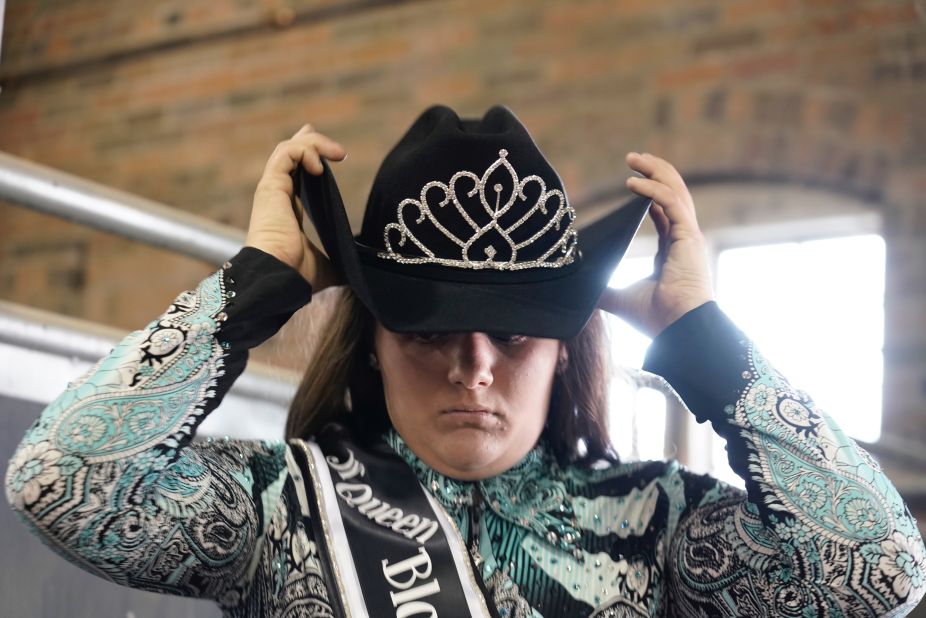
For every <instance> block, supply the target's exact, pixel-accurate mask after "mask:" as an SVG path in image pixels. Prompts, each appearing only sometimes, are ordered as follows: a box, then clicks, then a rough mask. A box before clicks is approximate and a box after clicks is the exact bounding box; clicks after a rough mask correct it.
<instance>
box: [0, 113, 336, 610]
mask: <svg viewBox="0 0 926 618" xmlns="http://www.w3.org/2000/svg"><path fill="white" fill-rule="evenodd" d="M320 155H324V156H327V157H330V158H332V159H335V160H340V159H343V157H344V153H343V149H342V148H341V147H340V146H339V145H337V144H336V143H335V142H333V141H331V140H330V139H328V138H326V137H324V136H322V135H320V134H318V133H316V132H314V131H313V130H312V129H311V127H309V126H308V125H306V126H305V127H303V128H302V129H300V131H299V132H298V133H296V135H295V136H293V138H292V139H290V140H286V141H284V142H281V143H280V144H279V145H278V146H277V148H276V150H274V153H273V154H272V155H271V157H270V159H269V161H268V162H267V166H266V168H265V169H264V173H263V176H262V177H261V181H260V183H259V184H258V188H257V191H256V192H255V197H254V206H253V210H252V218H251V219H252V220H251V225H250V228H249V230H248V245H249V246H248V247H245V248H244V249H243V250H242V251H241V252H240V253H239V254H238V255H237V256H236V257H234V258H232V259H231V260H230V261H229V262H228V263H226V264H225V266H224V267H223V268H222V270H220V271H218V272H216V273H215V274H213V275H211V276H210V277H208V278H206V279H205V280H204V281H203V282H202V283H201V284H200V285H199V286H198V287H197V288H196V290H194V291H189V292H184V293H183V294H181V295H180V296H178V297H177V299H176V300H175V301H174V303H173V304H172V305H171V306H170V308H168V310H167V312H166V313H165V314H164V315H162V316H161V317H160V318H158V319H157V320H155V321H154V322H152V323H151V324H149V325H148V327H147V328H146V329H144V330H141V331H137V332H134V333H132V334H130V335H129V336H128V337H126V338H125V339H124V340H123V341H122V342H121V343H120V344H119V345H117V346H116V347H115V348H114V350H113V351H112V353H111V354H110V355H109V356H108V357H106V358H104V359H103V360H102V361H100V362H99V363H98V364H97V365H96V366H95V367H94V368H93V369H92V370H91V371H90V372H88V373H87V375H85V376H84V377H83V378H81V379H79V380H77V381H75V382H73V383H71V384H69V385H68V388H67V390H66V391H65V392H64V393H62V394H61V396H59V397H58V398H57V399H56V400H55V401H54V402H52V403H51V404H50V405H49V406H48V408H46V409H45V411H44V412H43V413H42V415H41V417H40V418H39V419H38V420H37V421H36V422H35V423H34V424H33V426H32V427H31V428H30V429H29V431H28V432H27V434H26V436H25V437H24V439H23V441H22V443H21V444H20V446H19V447H18V449H17V451H16V452H15V454H14V457H13V459H12V460H11V462H10V465H9V468H8V470H7V475H6V493H7V499H8V500H9V502H10V504H11V505H12V506H13V508H14V509H16V510H17V511H18V512H19V513H20V514H21V515H22V517H23V519H24V520H25V521H26V523H27V525H29V526H30V527H31V528H32V529H33V530H34V531H35V532H36V533H37V534H39V535H40V536H41V537H42V538H43V539H44V540H45V541H46V542H47V543H48V544H49V545H50V546H51V547H52V548H53V549H54V550H56V551H57V552H58V553H60V554H62V555H64V556H65V557H67V558H68V559H70V560H72V561H74V562H76V563H77V564H78V565H80V566H82V567H84V568H86V569H88V570H90V571H91V572H94V573H96V574H98V575H101V576H103V577H106V578H108V579H111V580H113V581H116V582H118V583H122V584H126V585H129V586H133V587H138V588H144V589H149V590H158V591H164V592H170V593H174V594H183V595H190V596H196V597H212V598H218V597H219V596H220V595H221V593H222V592H223V591H224V590H227V589H229V588H230V587H232V586H233V585H235V584H240V583H241V582H242V580H243V579H244V578H246V577H247V575H248V573H249V572H251V570H250V567H251V566H252V564H253V561H254V560H256V559H257V557H258V553H257V551H256V548H257V545H258V542H259V540H260V538H261V536H262V534H263V533H264V531H265V530H266V526H267V523H268V520H269V518H270V515H271V514H272V512H273V509H274V508H275V507H276V506H277V504H276V503H277V500H278V497H279V495H280V492H281V487H282V484H283V482H284V480H285V478H286V463H285V457H284V449H285V445H284V444H283V443H282V442H279V443H265V442H255V441H226V440H222V441H218V442H210V443H207V444H205V445H202V444H192V443H191V440H192V438H193V435H194V433H195V430H196V427H197V426H198V425H199V423H200V422H202V420H203V419H204V418H205V416H206V415H207V414H208V413H209V412H211V411H212V410H213V409H215V408H216V407H217V406H218V404H219V402H220V401H221V398H222V396H223V395H224V394H225V392H227V390H228V389H229V388H230V386H231V384H232V382H233V381H234V380H235V378H236V377H237V376H238V375H239V374H240V373H241V372H242V371H243V370H244V367H245V364H246V362H247V356H248V350H249V349H250V348H251V347H254V346H256V345H258V344H259V343H261V342H263V341H264V340H266V339H267V338H268V337H270V336H271V335H272V334H273V333H275V332H276V331H277V330H278V329H279V328H280V326H282V325H283V324H284V323H285V322H286V320H288V319H289V317H290V316H291V315H292V313H293V312H294V311H295V310H296V309H298V308H299V307H301V306H302V305H303V304H305V303H306V302H308V300H309V297H310V294H311V290H312V288H313V287H314V288H315V289H316V290H318V289H321V288H323V287H325V286H326V285H328V284H330V283H331V282H332V281H333V280H334V277H333V274H332V273H331V268H330V266H329V265H328V264H327V261H326V260H325V259H324V256H323V254H321V253H320V252H319V251H318V250H317V249H316V248H315V247H313V246H312V245H311V243H309V242H308V241H307V240H306V239H305V236H304V235H303V234H302V233H301V230H300V226H299V223H298V222H297V220H296V218H295V217H294V216H293V211H292V209H291V207H290V199H291V197H290V196H291V195H292V181H291V179H290V174H291V172H292V171H293V170H294V169H295V168H296V166H298V165H303V166H304V167H305V168H306V169H307V170H308V171H309V172H311V173H320V172H321V166H320V163H319V161H318V158H319V156H320Z"/></svg>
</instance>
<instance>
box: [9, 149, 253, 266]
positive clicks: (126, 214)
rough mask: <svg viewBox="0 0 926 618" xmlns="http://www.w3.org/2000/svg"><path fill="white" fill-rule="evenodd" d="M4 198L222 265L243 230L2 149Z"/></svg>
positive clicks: (235, 248)
mask: <svg viewBox="0 0 926 618" xmlns="http://www.w3.org/2000/svg"><path fill="white" fill-rule="evenodd" d="M0 200H6V201H9V202H12V203H14V204H18V205H21V206H24V207H26V208H31V209H34V210H38V211H40V212H44V213H47V214H50V215H55V216H58V217H62V218H64V219H68V220H70V221H74V222H76V223H80V224H82V225H86V226H88V227H92V228H96V229H98V230H103V231H105V232H110V233H113V234H117V235H119V236H122V237H124V238H129V239H131V240H135V241H137V242H140V243H144V244H147V245H153V246H155V247H161V248H163V249H168V250H170V251H173V252H175V253H181V254H183V255H188V256H190V257H194V258H198V259H201V260H204V261H206V262H209V263H212V264H221V263H222V262H224V261H225V260H227V259H228V258H229V257H231V256H232V255H234V254H235V253H237V252H238V249H240V248H241V245H242V244H244V238H245V234H244V232H243V231H241V230H239V229H237V228H233V227H231V226H228V225H223V224H221V223H216V222H214V221H210V220H209V219H205V218H203V217H197V216H196V215H192V214H190V213H187V212H183V211H181V210H177V209H175V208H171V207H170V206H165V205H164V204H160V203H158V202H155V201H153V200H149V199H145V198H143V197H138V196H137V195H132V194H131V193H127V192H125V191H119V190H117V189H113V188H111V187H107V186H105V185H102V184H99V183H96V182H92V181H89V180H85V179H83V178H79V177H77V176H73V175H71V174H67V173H65V172H61V171H59V170H56V169H53V168H50V167H46V166H44V165H39V164H38V163H33V162H31V161H27V160H25V159H21V158H19V157H14V156H13V155H10V154H8V153H4V152H0Z"/></svg>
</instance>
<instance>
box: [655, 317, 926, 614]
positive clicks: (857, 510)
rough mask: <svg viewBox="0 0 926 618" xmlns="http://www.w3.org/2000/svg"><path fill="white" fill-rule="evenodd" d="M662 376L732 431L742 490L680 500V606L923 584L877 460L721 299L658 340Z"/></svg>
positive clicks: (821, 600)
mask: <svg viewBox="0 0 926 618" xmlns="http://www.w3.org/2000/svg"><path fill="white" fill-rule="evenodd" d="M646 365H647V366H646V369H647V370H649V371H652V372H653V373H657V374H659V375H661V376H663V377H664V378H665V379H666V381H667V382H668V383H669V384H670V385H671V386H672V387H673V388H674V389H675V391H676V392H677V393H678V394H679V396H680V397H681V398H682V400H683V401H684V402H685V403H686V404H687V406H688V407H689V408H690V409H691V410H692V412H694V414H695V416H696V417H697V419H698V421H700V422H704V421H710V422H711V423H712V425H713V427H714V430H715V431H716V432H717V433H718V434H720V435H721V436H723V437H724V438H726V440H727V451H728V454H729V459H730V464H731V465H732V467H733V469H734V470H735V471H736V472H737V473H738V474H739V475H740V476H742V477H743V478H744V479H745V481H746V495H743V493H742V492H739V491H731V490H730V489H729V488H724V487H723V486H721V485H719V484H718V485H717V486H715V487H714V488H713V489H711V490H708V491H705V492H703V494H702V495H701V497H700V499H699V500H698V501H697V502H696V503H695V504H693V505H692V506H691V507H690V508H689V510H688V511H686V512H685V513H684V514H683V517H682V519H681V520H680V522H679V525H678V528H677V530H676V531H675V534H674V537H673V539H672V543H671V550H670V554H669V558H668V564H667V572H668V579H669V595H670V597H669V603H670V604H671V606H672V611H673V612H675V613H676V614H677V615H684V616H689V615H690V616H706V615H728V616H733V615H749V616H758V615H763V616H764V615H772V616H798V617H809V616H853V617H856V616H884V615H890V616H901V615H905V614H906V613H907V612H909V611H911V610H912V609H913V608H914V607H915V606H916V604H917V603H918V601H919V600H920V599H921V598H922V597H923V594H924V592H926V580H924V574H926V555H924V547H923V540H922V538H921V537H920V534H919V532H918V530H917V527H916V522H915V521H914V519H913V517H912V516H911V514H910V512H909V510H908V509H907V507H906V506H905V505H904V503H903V500H902V499H901V497H900V495H898V493H897V490H896V489H895V488H894V486H893V485H892V484H891V482H890V481H889V480H888V479H887V477H886V476H885V475H884V473H883V472H882V471H881V469H880V467H879V466H878V464H877V463H876V462H875V461H874V460H873V459H872V458H871V457H870V456H869V455H868V453H866V452H865V451H863V450H862V449H861V448H859V446H858V445H857V444H855V442H853V441H852V440H851V439H850V438H848V437H847V436H846V435H845V434H844V433H843V432H842V430H840V429H839V427H837V426H836V424H835V423H834V422H833V421H832V420H831V419H830V418H829V417H828V416H827V415H826V414H825V413H823V412H822V411H821V410H819V409H818V408H817V407H816V406H815V405H814V403H813V401H812V400H811V399H810V398H809V397H808V396H807V395H806V394H805V393H803V392H801V391H798V390H795V389H794V388H792V387H791V385H790V384H789V383H788V382H787V381H786V380H785V379H784V378H783V377H782V376H781V374H779V373H777V372H776V371H775V370H774V369H773V368H772V367H771V366H770V365H769V364H768V362H767V361H766V360H765V359H764V358H763V357H762V356H761V355H760V354H759V353H758V351H757V350H756V349H755V347H754V345H753V344H752V343H751V342H750V341H749V340H748V339H747V338H746V337H745V336H743V334H742V333H741V332H740V331H739V330H737V328H736V327H735V326H734V325H733V324H732V323H731V322H730V321H729V319H728V318H727V317H726V316H725V315H724V314H723V313H722V312H721V311H720V309H719V308H718V307H717V305H716V304H715V303H707V304H705V305H702V306H701V307H699V308H698V309H695V310H694V311H692V312H690V313H689V314H687V315H686V316H684V317H683V318H682V319H681V320H679V321H678V322H676V323H675V324H673V325H672V326H670V327H669V328H668V329H666V331H665V332H663V333H662V334H660V335H659V336H658V337H657V338H656V340H654V342H653V345H652V347H651V348H650V352H649V354H648V357H647V363H646Z"/></svg>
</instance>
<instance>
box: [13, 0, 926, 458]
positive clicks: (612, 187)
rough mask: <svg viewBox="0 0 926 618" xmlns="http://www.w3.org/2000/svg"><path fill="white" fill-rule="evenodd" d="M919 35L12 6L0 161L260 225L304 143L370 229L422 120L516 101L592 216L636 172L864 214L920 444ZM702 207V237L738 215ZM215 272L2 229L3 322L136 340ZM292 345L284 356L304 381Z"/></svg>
mask: <svg viewBox="0 0 926 618" xmlns="http://www.w3.org/2000/svg"><path fill="white" fill-rule="evenodd" d="M923 26H924V8H923V4H922V3H920V2H916V1H914V0H904V1H901V0H890V1H889V0H869V1H846V0H805V1H797V0H739V1H736V2H733V1H729V2H716V1H711V2H707V1H690V0H684V1H683V0H675V1H669V0H646V1H642V0H621V1H610V2H600V1H590V0H581V1H580V0H572V1H570V2H552V1H539V0H534V1H532V2H526V1H525V2H508V1H504V0H491V1H488V0H470V1H466V2H464V1H460V0H457V1H443V0H442V1H437V0H431V1H418V2H376V1H369V0H367V1H362V0H354V1H351V0H328V1H325V2H319V1H314V2H309V1H308V0H289V1H288V2H284V1H283V0H263V1H256V0H252V1H249V0H209V1H208V2H207V1H205V0H186V1H184V2H181V1H180V0H172V1H167V2H158V3H130V2H121V3H113V2H109V1H103V0H84V1H81V2H70V3H58V2H50V1H39V2H36V1H34V0H8V2H7V15H6V25H5V29H6V31H5V32H4V35H3V37H4V39H3V50H2V61H0V84H2V88H3V90H2V94H0V150H4V151H7V152H10V153H13V154H16V155H19V156H22V157H25V158H27V159H30V160H34V161H38V162H41V163H44V164H46V165H50V166H52V167H56V168H59V169H62V170H65V171H68V172H71V173H75V174H78V175H80V176H83V177H86V178H89V179H92V180H96V181H100V182H103V183H106V184H108V185H112V186H114V187H118V188H120V189H125V190H129V191H132V192H134V193H137V194H139V195H142V196H145V197H148V198H152V199H155V200H159V201H162V202H164V203H167V204H170V205H173V206H176V207H178V208H182V209H186V210H189V211H191V212H194V213H198V214H201V215H204V216H207V217H210V218H213V219H216V220H219V221H223V222H227V223H231V224H233V225H236V226H240V227H244V226H245V224H246V222H247V218H248V212H249V205H250V199H251V195H252V192H253V188H254V186H255V183H256V181H257V179H258V177H259V175H260V172H261V170H262V167H263V164H264V161H265V159H266V157H267V156H268V154H269V153H270V151H271V150H272V149H273V146H274V145H275V143H276V142H277V141H278V140H280V139H283V138H285V137H287V136H288V135H289V134H291V133H292V132H293V131H295V130H296V129H297V128H298V127H299V126H300V125H301V124H302V123H304V122H306V121H311V122H313V123H314V124H315V125H316V126H318V127H319V128H320V129H322V130H323V131H325V132H327V133H329V134H330V135H332V136H334V137H335V138H337V139H339V140H340V141H342V143H344V144H345V145H346V147H347V148H348V150H349V151H350V153H351V157H350V159H349V161H348V162H347V163H345V164H343V165H340V166H338V168H337V174H338V177H339V179H340V182H341V185H342V191H343V193H344V195H345V197H346V199H347V201H348V203H349V204H350V205H351V207H352V209H353V210H352V219H353V220H354V222H355V223H356V222H358V221H359V217H360V209H361V208H362V206H363V203H364V200H365V196H366V192H367V190H368V188H369V183H370V181H371V178H372V176H373V174H374V172H375V170H376V167H377V165H378V163H379V161H380V159H381V157H382V156H383V154H384V153H385V151H386V150H387V149H388V147H389V146H390V145H391V144H392V143H393V142H394V141H395V140H396V139H397V137H398V136H399V135H400V134H401V132H402V131H403V130H404V128H405V127H406V126H407V124H408V123H409V122H410V121H411V120H412V119H413V118H414V116H415V115H416V114H417V113H418V112H419V111H420V110H421V109H422V108H423V107H424V106H425V105H427V104H430V103H433V102H446V103H449V104H451V105H453V106H455V107H456V108H458V109H460V110H461V111H463V112H465V113H468V114H477V113H481V112H482V111H484V109H485V108H486V107H488V106H489V105H491V104H493V103H495V102H503V103H506V104H508V105H510V106H511V107H512V108H513V109H514V110H515V111H516V112H517V113H518V114H519V115H520V116H521V117H522V119H523V120H524V121H525V123H526V124H527V125H528V127H529V128H530V129H531V130H532V132H533V134H534V135H535V137H536V139H537V140H538V142H539V143H540V144H541V146H542V147H543V148H544V150H545V152H546V153H547V154H548V156H549V157H550V159H551V160H552V161H553V162H554V164H555V165H556V166H557V168H558V169H559V170H560V172H561V174H562V176H563V178H564V181H565V182H566V185H567V188H568V189H569V191H570V196H571V198H572V199H573V201H574V202H575V203H576V204H578V205H579V206H580V207H581V208H584V209H585V211H586V212H589V211H591V210H594V209H596V208H598V207H600V206H601V204H603V203H611V202H613V201H614V200H615V199H616V198H617V196H619V195H620V192H621V189H620V187H622V185H623V180H624V178H625V172H624V168H623V163H622V161H623V156H624V153H625V152H627V151H628V150H630V149H636V150H643V149H647V150H652V151H654V152H656V153H659V154H662V155H663V156H665V157H667V158H669V159H670V160H671V161H673V162H674V163H675V164H676V165H677V166H678V167H679V168H680V169H681V170H682V171H683V173H684V174H685V175H686V177H688V178H689V179H690V180H691V183H692V185H693V186H695V187H698V186H709V185H711V184H712V183H718V182H723V181H725V180H744V179H745V180H756V179H758V180H770V181H773V182H777V183H782V184H785V185H789V186H803V185H812V186H814V187H815V188H822V189H825V190H827V191H831V192H833V193H834V194H836V195H847V196H850V197H852V198H853V200H863V201H865V202H866V203H869V204H870V205H871V208H872V209H873V210H877V211H879V212H880V213H881V214H882V215H883V217H884V224H885V228H884V232H885V235H886V238H887V241H888V260H889V277H888V287H887V300H886V309H887V319H888V326H887V330H888V332H887V337H886V346H887V347H886V358H887V367H886V376H887V377H886V392H887V396H886V405H887V409H886V411H885V429H886V432H888V433H889V434H896V435H904V436H908V437H913V438H915V439H917V440H919V441H920V442H921V443H922V442H926V423H923V422H922V419H923V413H924V407H926V249H924V247H926V242H924V238H923V237H924V235H926V208H924V206H926V205H924V198H923V196H924V195H926V145H924V144H926V114H924V113H923V112H922V109H923V102H924V94H926V29H924V27H923ZM699 206H700V207H701V209H702V212H703V217H702V218H703V219H704V221H705V222H706V224H707V225H708V227H710V226H713V225H725V224H728V223H730V222H731V221H734V220H735V219H736V216H738V215H737V213H735V212H730V211H727V210H720V209H719V208H713V209H712V207H711V204H700V205H699ZM816 214H819V213H818V212H816V211H815V206H814V204H813V203H808V204H807V206H806V209H804V210H801V209H793V208H792V209H790V210H787V211H784V210H779V209H776V208H766V209H763V210H761V211H760V212H751V213H748V216H749V218H751V219H754V220H755V219H759V220H761V219H769V220H772V219H779V218H782V217H802V216H815V215H816ZM739 215H742V213H739ZM209 270H211V266H209V265H205V264H202V263H199V262H196V261H194V260H190V259H187V258H179V257H171V256H169V255H167V254H166V253H164V252H163V251H160V250H155V249H149V248H146V247H141V246H138V245H133V244H131V243H128V242H125V241H122V240H120V239H118V238H114V237H112V236H109V235H106V234H103V233H97V232H92V231H88V230H85V229H81V228H78V227H75V226H73V225H70V224H68V223H65V222H61V221H58V220H56V219H52V218H50V217H47V216H43V215H37V214H34V213H31V212H28V211H25V210H23V209H20V208H18V207H13V206H7V205H0V298H2V299H7V300H13V301H16V302H22V303H26V304H30V305H34V306H37V307H41V308H47V309H52V310H55V311H60V312H64V313H68V314H71V315H76V316H81V317H84V318H87V319H91V320H96V321H100V322H104V323H107V324H110V325H115V326H120V327H124V328H132V327H136V326H138V325H140V324H143V323H145V322H146V321H147V320H148V319H150V318H151V317H152V316H153V315H154V314H155V313H156V311H157V310H158V309H159V308H160V307H163V306H166V303H167V302H168V301H169V300H170V299H171V298H172V297H173V296H174V294H175V293H176V292H177V291H178V290H180V289H183V288H185V287H189V286H191V285H193V284H194V283H195V282H196V281H198V280H199V279H200V278H201V277H202V276H204V274H206V273H207V272H208V271H209ZM292 330H293V329H290V332H291V331H292ZM299 347H300V346H295V347H283V348H280V347H277V348H276V349H275V351H274V352H272V355H274V356H278V357H281V358H283V362H294V363H296V364H298V362H300V361H299V360H298V359H300V358H302V356H301V353H299V352H293V350H294V349H297V348H299ZM293 359H297V360H293Z"/></svg>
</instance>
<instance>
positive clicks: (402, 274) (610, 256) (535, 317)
mask: <svg viewBox="0 0 926 618" xmlns="http://www.w3.org/2000/svg"><path fill="white" fill-rule="evenodd" d="M322 165H323V168H324V171H323V173H322V174H321V175H320V176H315V175H312V174H310V173H308V172H307V171H306V170H305V169H303V168H302V167H301V166H300V167H299V168H297V169H298V171H297V172H295V173H294V181H295V188H296V194H297V195H299V197H300V199H301V201H302V204H303V205H304V206H305V207H306V208H307V210H308V212H309V216H310V218H311V220H312V223H313V224H314V226H315V228H316V230H317V232H318V236H319V238H320V239H321V242H322V245H323V247H324V249H325V251H326V252H327V253H328V256H329V257H330V259H331V261H332V263H333V264H334V266H335V267H336V268H337V269H338V270H340V271H341V272H342V273H343V274H344V277H345V279H346V280H347V282H348V284H349V285H350V286H351V288H352V289H353V290H354V293H355V294H356V295H357V296H358V298H359V299H360V300H361V302H363V304H364V305H366V307H367V308H368V309H369V310H370V311H371V313H372V314H373V315H374V317H376V319H377V320H379V321H380V322H381V323H382V324H383V326H385V327H386V328H387V329H389V330H392V331H395V332H428V333H431V332H468V331H478V332H488V333H505V334H519V335H528V336H532V337H546V338H551V339H569V338H572V337H574V336H575V335H577V334H578V333H579V332H580V331H581V330H582V329H583V328H584V326H585V324H586V323H587V322H588V319H589V318H590V317H591V315H592V312H593V311H594V310H595V307H596V306H597V304H598V301H599V299H600V297H601V294H602V293H603V292H604V289H605V287H607V285H608V281H609V280H610V278H611V274H612V273H613V271H614V268H615V267H616V266H617V264H618V262H620V260H621V258H622V257H623V256H624V254H625V253H626V251H627V248H628V247H629V246H630V242H631V240H632V239H633V237H634V235H635V234H636V232H637V229H638V228H639V226H640V224H641V223H642V221H643V218H644V217H645V216H646V213H647V210H648V208H649V205H650V199H649V198H645V197H639V196H638V197H634V198H632V199H630V200H629V201H628V202H626V203H625V204H624V205H622V206H621V207H620V208H617V209H615V210H613V211H612V212H610V213H609V214H608V215H606V216H605V217H602V218H601V219H599V220H597V221H595V222H594V223H593V224H591V225H589V226H586V227H584V228H581V229H579V249H580V253H579V256H578V258H577V259H576V260H575V261H574V262H573V263H572V264H570V265H568V266H564V267H561V268H558V269H542V268H538V269H532V270H533V272H531V273H528V272H526V271H515V272H511V271H509V272H499V271H496V270H490V269H486V270H485V271H481V272H472V271H465V272H462V273H459V276H453V277H450V278H448V277H447V276H446V275H447V273H448V270H449V269H448V268H446V267H429V266H428V265H418V264H399V263H396V262H392V261H390V260H386V259H382V258H380V257H377V255H376V253H377V252H376V251H375V250H374V249H370V248H367V247H364V246H363V245H361V244H360V243H358V242H357V240H356V238H355V237H354V234H353V232H352V230H351V227H350V222H349V220H348V218H347V212H346V210H345V208H344V203H343V200H342V199H341V195H340V192H339V191H338V188H337V183H336V181H335V179H334V175H333V174H332V172H331V168H330V166H329V165H328V163H327V161H325V160H324V158H323V159H322ZM442 275H443V276H442Z"/></svg>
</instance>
